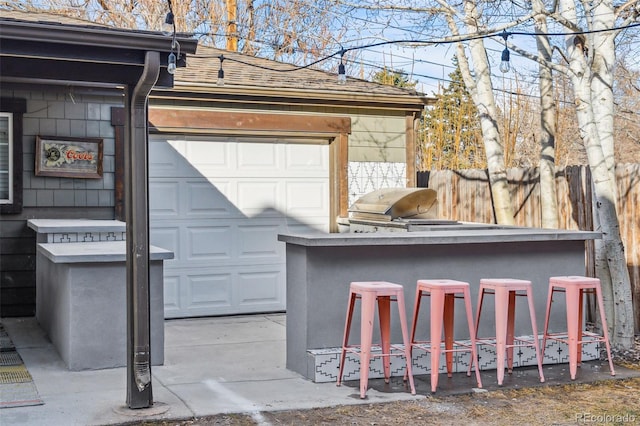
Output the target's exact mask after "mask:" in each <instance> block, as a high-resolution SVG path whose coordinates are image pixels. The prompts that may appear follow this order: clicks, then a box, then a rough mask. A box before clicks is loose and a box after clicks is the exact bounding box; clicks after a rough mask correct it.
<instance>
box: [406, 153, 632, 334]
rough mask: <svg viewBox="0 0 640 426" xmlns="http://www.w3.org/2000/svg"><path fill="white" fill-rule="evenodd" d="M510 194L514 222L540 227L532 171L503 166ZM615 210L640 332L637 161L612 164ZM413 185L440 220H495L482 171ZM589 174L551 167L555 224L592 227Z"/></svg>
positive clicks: (437, 175)
mask: <svg viewBox="0 0 640 426" xmlns="http://www.w3.org/2000/svg"><path fill="white" fill-rule="evenodd" d="M507 177H508V179H509V184H510V188H511V196H512V199H513V200H514V202H515V222H516V225H518V226H529V227H540V226H541V223H542V222H541V206H540V181H539V179H538V170H537V169H509V170H508V172H507ZM616 182H617V190H618V199H617V206H616V207H617V211H618V219H619V221H620V233H621V234H622V241H623V243H624V246H625V254H626V258H627V267H628V268H629V275H630V276H631V284H632V288H633V294H634V296H633V299H634V300H633V302H634V310H635V318H636V332H638V331H640V164H619V165H617V166H616ZM418 186H422V187H429V188H432V189H434V190H435V191H437V193H438V212H439V216H440V217H441V218H443V219H451V220H460V221H468V222H481V223H495V216H494V213H493V208H492V203H491V191H490V188H489V178H488V175H487V172H486V171H485V170H457V171H452V170H442V171H425V172H418ZM591 191H592V186H591V173H590V170H589V168H588V167H586V166H569V167H567V168H565V169H558V170H557V171H556V192H557V196H558V216H559V218H558V219H559V227H560V228H562V229H581V230H592V229H593V216H592V209H591V202H592V192H591ZM587 250H588V252H589V253H590V255H589V256H588V260H587V269H588V270H587V273H589V272H591V273H593V272H594V266H593V262H594V261H593V258H594V256H593V250H594V249H593V242H590V244H589V245H588V247H587Z"/></svg>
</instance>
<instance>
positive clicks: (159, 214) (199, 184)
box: [149, 136, 330, 318]
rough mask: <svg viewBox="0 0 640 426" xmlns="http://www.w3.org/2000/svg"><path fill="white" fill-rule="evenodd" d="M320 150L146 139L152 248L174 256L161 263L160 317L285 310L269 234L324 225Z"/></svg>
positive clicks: (323, 148) (281, 255)
mask: <svg viewBox="0 0 640 426" xmlns="http://www.w3.org/2000/svg"><path fill="white" fill-rule="evenodd" d="M315 142H319V141H315ZM328 148H329V147H328V145H327V144H326V143H324V144H319V143H294V141H279V140H268V141H265V140H246V139H243V140H232V139H213V138H195V137H194V138H185V137H175V138H172V137H166V136H164V137H162V138H159V137H153V136H152V137H151V140H150V145H149V194H150V200H149V202H150V208H149V210H150V221H151V225H150V227H151V244H153V245H156V246H159V247H163V248H167V249H169V250H172V251H173V252H174V253H175V259H173V260H170V261H166V262H165V269H164V300H165V317H167V318H178V317H193V316H206V315H229V314H245V313H256V312H271V311H280V310H284V309H285V286H286V284H285V283H286V277H285V273H286V268H285V246H284V244H283V243H281V242H278V241H277V234H278V233H282V232H297V231H303V230H309V229H310V228H313V229H318V230H323V231H328V229H329V196H330V194H329V149H328Z"/></svg>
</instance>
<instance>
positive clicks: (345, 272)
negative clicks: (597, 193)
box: [278, 225, 601, 379]
mask: <svg viewBox="0 0 640 426" xmlns="http://www.w3.org/2000/svg"><path fill="white" fill-rule="evenodd" d="M462 228H464V227H461V229H459V230H454V229H447V230H430V231H428V232H376V233H336V234H320V233H318V234H280V235H279V236H278V240H279V241H282V242H284V243H286V262H287V368H289V369H291V370H293V371H296V372H298V373H300V374H302V375H304V376H305V377H308V378H311V379H313V378H314V375H315V372H314V369H315V368H316V366H315V361H314V359H313V355H312V354H311V352H310V351H312V350H317V349H328V348H339V347H340V346H341V344H342V342H341V341H342V334H343V331H344V321H345V313H346V308H347V299H348V294H349V283H350V282H352V281H390V282H394V283H398V284H402V285H403V286H404V289H405V301H406V302H405V303H406V307H407V312H406V314H407V319H408V320H409V321H410V319H411V315H412V313H413V304H414V299H415V288H416V281H417V280H419V279H426V278H449V279H455V280H460V281H466V282H469V283H470V284H471V294H472V300H473V301H474V305H475V301H476V298H477V294H478V286H479V281H480V279H481V278H499V277H502V278H519V279H526V280H530V281H532V283H533V285H534V299H535V301H534V303H535V308H536V317H537V322H538V328H539V331H541V330H542V326H543V325H544V314H545V305H546V299H547V289H548V281H549V277H551V276H556V275H584V274H585V241H587V240H594V239H599V238H601V233H599V232H590V231H567V230H549V229H537V228H518V227H501V226H491V225H487V226H486V227H482V228H478V229H462ZM485 303H486V307H485V309H484V310H483V320H482V321H481V324H480V328H479V332H480V335H485V336H489V335H493V334H494V333H495V332H494V331H493V324H494V322H493V319H492V317H493V300H492V298H487V300H486V302H485ZM518 303H519V305H518V308H517V309H516V330H515V331H516V335H517V336H519V335H530V334H531V328H530V322H529V320H528V315H529V313H528V309H526V304H521V303H524V301H521V302H518ZM474 311H475V306H474ZM421 312H422V311H421ZM426 312H427V309H425V313H426ZM458 312H460V313H462V312H464V310H463V309H459V310H458ZM554 314H555V315H553V316H552V318H551V329H553V327H554V325H555V324H559V327H562V324H564V321H565V320H566V318H565V315H564V313H563V312H562V310H561V309H558V310H556V311H555V312H554ZM392 315H395V314H393V312H392ZM461 320H462V318H460V320H458V319H456V333H458V335H461V336H462V337H463V338H464V337H465V331H464V329H465V327H463V326H464V324H465V323H466V322H464V321H461ZM423 328H424V329H427V328H428V327H423ZM359 329H360V321H359V318H354V320H353V325H352V333H351V334H352V337H351V342H358V337H359V331H358V330H359ZM467 334H468V333H467ZM376 335H379V334H378V332H377V331H374V336H376ZM417 337H420V336H417ZM467 337H468V336H467ZM392 341H396V342H401V341H402V339H401V334H400V330H399V325H398V321H397V320H396V319H395V318H394V317H393V316H392Z"/></svg>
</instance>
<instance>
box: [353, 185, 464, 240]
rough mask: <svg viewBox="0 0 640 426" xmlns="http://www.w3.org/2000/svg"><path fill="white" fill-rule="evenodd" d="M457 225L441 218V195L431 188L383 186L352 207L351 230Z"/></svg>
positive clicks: (439, 227)
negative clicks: (439, 210)
mask: <svg viewBox="0 0 640 426" xmlns="http://www.w3.org/2000/svg"><path fill="white" fill-rule="evenodd" d="M455 224H458V222H456V221H453V220H443V219H438V197H437V194H436V191H434V190H433V189H429V188H385V189H379V190H377V191H373V192H370V193H368V194H365V195H363V196H362V197H360V198H359V199H358V200H357V201H356V202H355V203H353V205H352V206H351V207H350V208H349V230H350V232H378V231H381V232H394V231H396V232H398V231H399V232H408V231H420V230H428V229H430V228H431V227H433V226H438V229H441V227H442V226H446V225H455Z"/></svg>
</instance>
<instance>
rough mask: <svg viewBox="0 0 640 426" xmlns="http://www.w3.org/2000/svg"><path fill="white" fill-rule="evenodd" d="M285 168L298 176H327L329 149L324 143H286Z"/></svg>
mask: <svg viewBox="0 0 640 426" xmlns="http://www.w3.org/2000/svg"><path fill="white" fill-rule="evenodd" d="M284 148H285V169H286V170H288V172H289V173H291V174H294V172H295V175H296V176H300V175H301V174H302V175H304V176H309V175H311V176H317V177H320V178H326V172H327V170H328V168H329V156H328V155H327V154H328V152H329V150H328V149H326V146H324V145H312V146H309V145H298V144H289V145H285V147H284Z"/></svg>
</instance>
